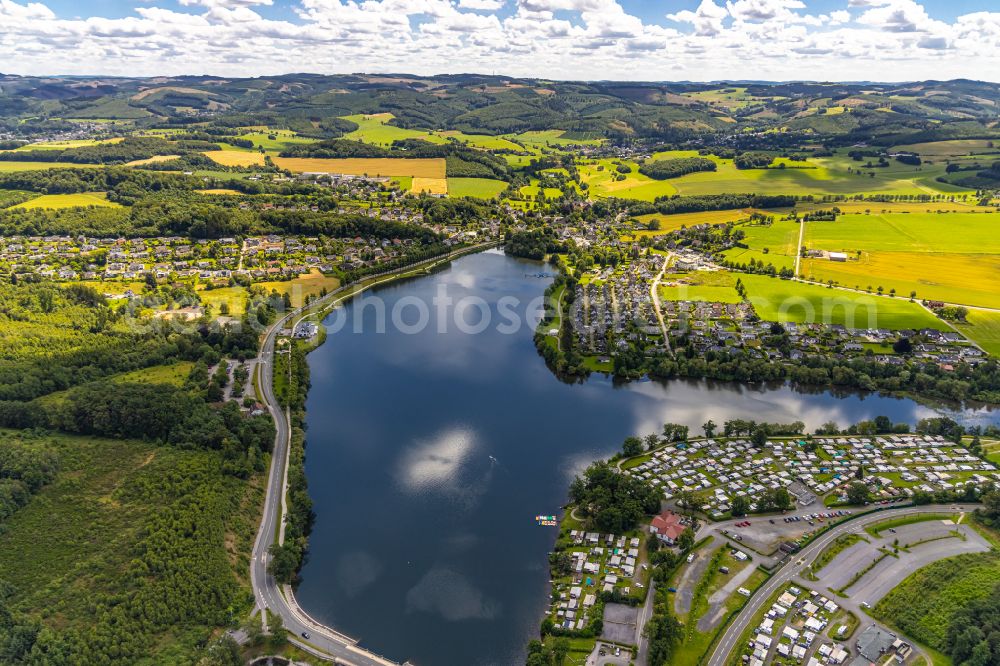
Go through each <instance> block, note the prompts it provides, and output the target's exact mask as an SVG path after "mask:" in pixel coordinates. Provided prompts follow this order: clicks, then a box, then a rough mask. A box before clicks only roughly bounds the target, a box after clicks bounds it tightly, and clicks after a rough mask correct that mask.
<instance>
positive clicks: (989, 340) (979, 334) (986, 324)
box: [958, 310, 1000, 356]
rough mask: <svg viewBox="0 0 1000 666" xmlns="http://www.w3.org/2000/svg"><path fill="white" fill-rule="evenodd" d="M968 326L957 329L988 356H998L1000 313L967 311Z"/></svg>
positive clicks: (999, 349) (999, 351) (999, 346)
mask: <svg viewBox="0 0 1000 666" xmlns="http://www.w3.org/2000/svg"><path fill="white" fill-rule="evenodd" d="M966 319H967V321H968V324H961V325H959V326H958V328H959V329H960V330H961V331H962V333H963V334H965V335H966V336H968V337H969V339H971V340H972V341H973V342H975V343H976V344H978V345H979V346H980V347H982V348H983V349H985V350H986V352H987V353H988V354H992V355H994V356H1000V312H992V311H988V310H969V314H968V316H967V317H966Z"/></svg>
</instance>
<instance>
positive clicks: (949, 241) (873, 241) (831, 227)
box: [805, 213, 1000, 254]
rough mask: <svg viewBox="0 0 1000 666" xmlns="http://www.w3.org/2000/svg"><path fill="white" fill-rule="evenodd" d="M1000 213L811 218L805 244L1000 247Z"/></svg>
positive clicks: (849, 248)
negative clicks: (835, 219)
mask: <svg viewBox="0 0 1000 666" xmlns="http://www.w3.org/2000/svg"><path fill="white" fill-rule="evenodd" d="M998 225H1000V217H997V216H995V215H993V214H989V213H958V214H951V213H909V214H906V213H889V214H885V215H858V214H850V215H841V216H839V217H838V218H837V221H836V222H815V221H813V222H808V223H807V224H806V232H805V245H806V247H808V248H809V249H820V250H830V251H835V252H848V253H851V252H855V251H857V250H862V251H865V252H875V251H882V252H957V253H962V252H968V253H973V254H997V253H1000V234H997V227H998Z"/></svg>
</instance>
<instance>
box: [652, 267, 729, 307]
mask: <svg viewBox="0 0 1000 666" xmlns="http://www.w3.org/2000/svg"><path fill="white" fill-rule="evenodd" d="M736 277H737V276H736V275H734V274H733V273H729V272H727V271H698V272H696V273H690V274H687V275H669V276H668V278H669V279H667V280H665V281H664V282H665V283H664V284H662V285H661V286H660V287H659V290H660V298H661V299H663V300H668V301H704V302H707V303H739V302H740V301H741V300H743V299H742V298H740V295H739V294H737V293H736V288H735V287H736ZM740 277H742V276H740Z"/></svg>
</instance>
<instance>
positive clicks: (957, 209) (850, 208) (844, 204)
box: [781, 197, 982, 215]
mask: <svg viewBox="0 0 1000 666" xmlns="http://www.w3.org/2000/svg"><path fill="white" fill-rule="evenodd" d="M975 202H976V200H975V198H962V197H959V198H958V199H957V200H956V201H836V202H826V201H816V202H807V201H800V202H799V203H797V204H796V206H795V208H796V210H797V211H798V212H800V213H805V212H809V211H816V210H830V209H832V208H837V209H838V210H840V212H842V213H844V214H848V213H865V214H871V215H877V214H884V213H939V212H942V213H975V212H982V209H981V208H979V209H977V208H976V206H975V205H974V204H975ZM789 210H791V209H785V210H782V211H781V212H782V213H787V212H788V211H789Z"/></svg>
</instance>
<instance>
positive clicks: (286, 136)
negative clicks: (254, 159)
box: [220, 128, 316, 151]
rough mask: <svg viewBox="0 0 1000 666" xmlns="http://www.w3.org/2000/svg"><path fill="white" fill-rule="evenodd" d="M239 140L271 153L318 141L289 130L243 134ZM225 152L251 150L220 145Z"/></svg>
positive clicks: (224, 144)
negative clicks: (251, 143)
mask: <svg viewBox="0 0 1000 666" xmlns="http://www.w3.org/2000/svg"><path fill="white" fill-rule="evenodd" d="M238 138H240V139H244V140H247V141H252V142H253V145H254V148H253V149H260V148H263V149H264V150H271V151H281V150H284V149H285V148H288V147H290V146H295V145H299V144H303V143H315V142H316V139H310V138H309V137H304V136H299V135H297V134H296V133H295V132H292V131H289V130H275V129H270V128H268V129H263V130H261V131H257V132H249V133H247V134H241V135H240V136H239V137H238ZM220 145H221V146H222V147H223V148H224V149H225V150H251V149H244V148H238V147H236V146H230V145H229V144H226V143H222V144H220Z"/></svg>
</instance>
